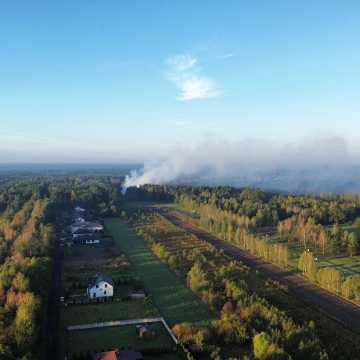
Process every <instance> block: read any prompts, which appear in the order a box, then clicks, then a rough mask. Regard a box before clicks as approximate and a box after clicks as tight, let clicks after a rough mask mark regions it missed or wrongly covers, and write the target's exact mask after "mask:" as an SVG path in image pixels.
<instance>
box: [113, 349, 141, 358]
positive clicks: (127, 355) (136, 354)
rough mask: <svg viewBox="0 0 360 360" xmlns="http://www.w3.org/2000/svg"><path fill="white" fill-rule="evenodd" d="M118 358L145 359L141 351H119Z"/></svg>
mask: <svg viewBox="0 0 360 360" xmlns="http://www.w3.org/2000/svg"><path fill="white" fill-rule="evenodd" d="M117 358H118V360H141V359H143V357H142V355H141V353H140V352H137V351H119V352H118V353H117Z"/></svg>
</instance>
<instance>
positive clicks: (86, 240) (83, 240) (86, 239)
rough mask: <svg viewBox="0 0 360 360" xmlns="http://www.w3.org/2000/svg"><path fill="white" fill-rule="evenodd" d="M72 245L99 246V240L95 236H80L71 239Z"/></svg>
mask: <svg viewBox="0 0 360 360" xmlns="http://www.w3.org/2000/svg"><path fill="white" fill-rule="evenodd" d="M73 244H74V245H93V244H100V239H99V238H97V237H96V235H95V234H89V235H87V234H81V235H78V236H76V237H74V238H73Z"/></svg>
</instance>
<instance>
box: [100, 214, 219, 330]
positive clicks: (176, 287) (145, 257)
mask: <svg viewBox="0 0 360 360" xmlns="http://www.w3.org/2000/svg"><path fill="white" fill-rule="evenodd" d="M105 225H106V229H107V231H108V232H109V233H110V234H111V235H112V236H113V238H114V240H115V242H116V243H118V244H119V246H120V248H121V250H122V251H123V252H124V253H125V254H126V256H127V258H128V259H129V260H130V262H131V263H132V265H133V267H134V268H135V269H136V271H137V274H138V276H139V278H140V279H141V281H142V282H143V284H144V286H145V288H146V289H147V290H148V291H149V293H150V294H151V295H152V297H153V301H154V303H155V305H157V307H158V308H159V310H160V312H161V314H162V316H163V317H164V318H165V319H166V321H167V322H168V323H169V325H170V326H172V325H174V324H176V323H180V322H184V321H187V322H192V323H196V322H199V323H200V322H207V321H208V320H210V319H212V318H213V316H212V315H211V313H210V312H209V309H208V307H207V306H206V305H205V304H203V303H201V302H200V300H199V299H198V298H197V297H196V295H195V294H194V293H193V292H192V291H191V290H190V289H188V288H187V287H186V286H185V285H184V283H183V280H182V279H180V278H179V277H178V276H177V275H176V274H175V273H173V272H172V271H171V270H170V269H169V268H168V267H167V265H165V264H164V263H162V262H161V261H160V260H159V259H158V258H157V257H156V256H155V255H154V254H153V253H152V252H151V251H150V249H149V248H148V247H147V245H146V243H145V241H144V240H143V239H141V238H140V237H138V236H137V235H136V234H135V233H134V232H133V230H132V229H131V228H130V227H129V226H128V225H127V224H126V223H125V222H123V221H121V220H120V219H115V218H111V219H107V220H106V221H105Z"/></svg>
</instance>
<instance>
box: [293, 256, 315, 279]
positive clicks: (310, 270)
mask: <svg viewBox="0 0 360 360" xmlns="http://www.w3.org/2000/svg"><path fill="white" fill-rule="evenodd" d="M298 268H299V270H300V271H301V272H302V273H303V275H305V276H306V277H307V278H309V279H310V280H311V281H316V273H317V267H316V262H315V258H314V255H313V253H312V252H310V251H304V252H303V253H302V254H301V256H300V258H299V263H298Z"/></svg>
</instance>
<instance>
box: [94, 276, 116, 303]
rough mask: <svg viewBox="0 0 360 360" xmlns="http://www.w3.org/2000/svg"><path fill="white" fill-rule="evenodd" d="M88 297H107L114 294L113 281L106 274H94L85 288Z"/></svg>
mask: <svg viewBox="0 0 360 360" xmlns="http://www.w3.org/2000/svg"><path fill="white" fill-rule="evenodd" d="M87 295H88V296H89V298H90V299H99V298H100V299H101V298H108V297H112V296H113V295H114V282H113V280H112V279H111V278H110V277H109V276H106V275H103V274H96V275H95V276H94V277H93V278H91V279H90V281H89V285H88V288H87Z"/></svg>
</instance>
